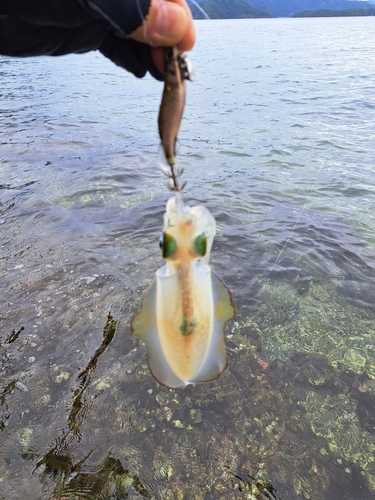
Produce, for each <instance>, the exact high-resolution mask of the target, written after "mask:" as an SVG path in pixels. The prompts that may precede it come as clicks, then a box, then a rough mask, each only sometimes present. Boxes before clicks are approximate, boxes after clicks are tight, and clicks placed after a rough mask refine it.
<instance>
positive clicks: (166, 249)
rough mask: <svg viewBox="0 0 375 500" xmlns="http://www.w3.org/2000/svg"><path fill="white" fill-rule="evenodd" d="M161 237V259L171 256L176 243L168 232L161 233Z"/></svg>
mask: <svg viewBox="0 0 375 500" xmlns="http://www.w3.org/2000/svg"><path fill="white" fill-rule="evenodd" d="M162 238H163V239H162V244H161V249H162V252H163V259H168V257H171V256H172V255H173V254H174V253H175V251H176V248H177V243H176V240H175V239H174V238H173V236H171V235H170V234H168V233H163V235H162Z"/></svg>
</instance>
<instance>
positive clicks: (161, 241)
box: [159, 233, 164, 250]
mask: <svg viewBox="0 0 375 500" xmlns="http://www.w3.org/2000/svg"><path fill="white" fill-rule="evenodd" d="M163 244H164V233H161V235H160V238H159V248H160V250H162V249H163Z"/></svg>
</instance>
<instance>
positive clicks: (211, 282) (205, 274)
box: [131, 192, 236, 389]
mask: <svg viewBox="0 0 375 500" xmlns="http://www.w3.org/2000/svg"><path fill="white" fill-rule="evenodd" d="M215 233H216V223H215V219H214V217H213V216H212V215H211V213H210V212H209V210H208V209H207V208H205V207H203V206H193V207H189V206H187V205H185V204H184V203H183V200H182V197H181V193H180V192H177V193H176V195H175V196H174V197H173V198H171V199H169V200H168V202H167V206H166V213H165V214H164V228H163V233H162V236H161V238H160V248H161V251H162V256H163V258H164V260H165V265H164V266H163V267H161V268H160V269H158V270H157V272H156V276H155V279H154V281H153V282H152V284H151V286H150V287H149V289H148V290H147V291H146V293H145V295H144V297H143V300H142V303H141V306H140V309H139V311H138V313H137V314H136V315H135V317H134V318H133V319H132V322H131V333H132V335H133V336H134V337H136V338H138V339H141V340H142V341H143V342H144V343H145V344H146V348H147V357H148V365H149V368H150V371H151V373H152V375H153V376H154V378H155V379H156V380H157V381H158V382H159V383H160V384H162V385H164V386H166V387H169V388H172V389H181V388H184V387H186V386H187V385H189V384H197V383H200V382H208V381H211V380H215V379H216V378H218V377H219V375H220V374H221V373H222V372H223V371H224V370H225V368H226V365H227V354H226V350H225V344H224V325H225V323H226V322H227V321H229V320H230V319H231V318H232V317H233V316H234V315H235V312H236V309H235V306H234V304H233V300H232V296H231V294H230V292H229V290H228V289H227V288H226V287H225V285H224V284H223V283H222V281H221V280H220V279H219V278H218V277H217V276H216V275H215V274H214V273H213V271H212V270H211V268H210V265H209V258H210V252H211V247H212V243H213V239H214V236H215Z"/></svg>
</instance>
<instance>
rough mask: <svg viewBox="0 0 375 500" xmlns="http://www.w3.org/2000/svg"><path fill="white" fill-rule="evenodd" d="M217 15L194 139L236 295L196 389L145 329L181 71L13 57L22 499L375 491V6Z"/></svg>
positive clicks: (6, 486)
mask: <svg viewBox="0 0 375 500" xmlns="http://www.w3.org/2000/svg"><path fill="white" fill-rule="evenodd" d="M196 26H197V31H198V42H197V46H196V48H195V49H194V50H193V52H192V54H191V58H192V60H193V62H194V66H195V73H196V81H195V82H194V83H189V84H188V104H187V108H186V111H185V117H184V120H183V123H182V127H181V133H180V151H179V157H178V160H179V164H180V166H182V167H184V169H185V171H184V174H183V177H184V180H186V181H187V186H186V188H185V190H184V194H185V199H186V200H188V201H189V203H190V204H193V203H203V204H204V205H205V206H206V207H208V208H209V209H210V210H211V212H212V213H213V215H214V216H215V218H216V221H217V224H218V234H217V237H216V239H215V242H214V247H213V252H212V267H213V268H214V269H215V271H216V272H217V273H218V274H219V275H220V276H221V277H222V279H223V280H224V282H225V283H226V284H227V286H228V287H229V288H230V289H231V291H232V294H233V297H234V300H235V303H236V306H237V310H238V313H237V316H236V317H235V318H234V319H233V320H232V321H231V322H229V323H228V325H227V327H226V331H225V335H226V345H227V351H228V357H229V364H228V368H227V370H226V371H225V373H224V374H223V375H222V376H221V377H220V378H219V379H218V380H217V381H215V382H212V383H208V384H203V385H199V386H196V387H192V386H189V387H188V388H187V389H185V390H182V391H171V390H168V389H166V388H164V387H161V386H160V385H158V384H157V383H156V382H155V381H154V380H153V378H152V377H151V375H150V373H149V371H148V368H147V362H146V354H145V349H144V347H143V346H142V345H140V343H139V342H138V341H137V340H136V339H133V338H131V337H130V335H129V322H130V319H131V317H132V316H133V315H134V314H135V313H136V312H137V309H138V306H139V303H140V300H141V296H142V293H143V291H145V290H146V289H147V287H148V285H149V284H150V283H151V281H152V279H153V275H154V273H155V271H156V270H157V269H158V268H159V267H160V266H161V265H162V260H161V257H160V253H159V248H158V238H159V234H160V231H161V228H162V216H163V213H164V209H165V203H166V200H167V199H168V198H169V197H170V196H171V194H170V193H169V192H168V190H167V188H166V179H165V177H164V176H163V175H162V174H161V172H160V169H159V167H158V163H157V156H158V155H157V151H158V135H157V126H156V120H157V113H158V107H159V103H160V96H161V93H162V85H161V84H160V83H158V82H156V81H153V80H152V79H151V78H145V79H143V80H140V81H138V80H136V79H135V78H134V77H133V76H132V75H129V74H126V73H125V72H124V71H123V70H121V69H119V68H117V67H115V66H114V65H113V64H112V63H110V62H108V61H106V60H104V58H103V57H102V56H101V55H100V54H97V53H91V54H87V55H72V56H69V57H61V58H55V59H53V58H48V57H46V58H37V59H24V60H21V59H10V58H6V57H0V79H1V87H0V127H1V128H0V130H1V136H0V144H1V149H0V187H1V192H0V196H1V198H0V201H1V205H0V229H1V231H0V243H1V255H0V256H1V260H0V270H1V277H2V279H1V281H0V290H1V297H2V299H1V306H0V307H1V310H0V370H1V380H0V434H1V437H0V483H1V484H0V498H1V499H5V500H10V499H21V498H29V499H30V500H39V499H40V500H44V499H47V498H48V499H74V500H75V499H81V498H82V499H84V498H87V499H98V500H99V499H100V500H104V499H108V500H109V499H120V498H121V499H122V498H129V499H140V498H154V499H161V500H174V499H177V500H183V499H186V500H207V499H212V500H216V499H252V500H254V499H280V500H294V499H296V500H297V499H314V500H336V499H337V500H352V499H356V500H357V499H363V500H369V499H371V498H374V499H375V458H374V457H375V323H374V319H375V281H374V280H375V235H374V230H373V228H374V225H375V210H374V206H375V132H374V123H375V73H374V40H375V18H374V17H372V18H371V17H367V18H335V19H270V20H229V21H227V20H225V21H200V22H197V23H196ZM286 243H287V245H286V246H285V244H286ZM280 252H281V255H280Z"/></svg>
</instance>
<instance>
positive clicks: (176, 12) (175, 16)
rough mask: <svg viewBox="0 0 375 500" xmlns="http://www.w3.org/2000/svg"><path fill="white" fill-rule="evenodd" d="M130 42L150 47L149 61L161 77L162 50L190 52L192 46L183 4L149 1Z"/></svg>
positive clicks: (192, 32) (188, 13)
mask: <svg viewBox="0 0 375 500" xmlns="http://www.w3.org/2000/svg"><path fill="white" fill-rule="evenodd" d="M130 38H132V39H133V40H136V41H138V42H143V43H148V44H150V45H151V56H152V59H153V61H154V63H155V65H156V66H157V68H158V69H159V71H161V72H162V73H164V49H163V47H170V46H172V45H178V47H179V49H180V50H181V51H184V50H191V49H192V48H193V46H194V43H195V30H194V26H193V18H192V15H191V11H190V9H189V7H188V5H187V3H186V1H185V0H171V1H167V0H151V6H150V10H149V12H148V15H147V16H146V19H145V21H144V22H143V24H142V26H140V27H139V28H137V29H136V30H135V31H133V32H132V33H131V34H130ZM155 45H156V47H155Z"/></svg>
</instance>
